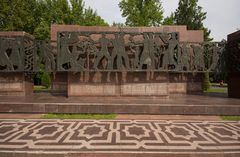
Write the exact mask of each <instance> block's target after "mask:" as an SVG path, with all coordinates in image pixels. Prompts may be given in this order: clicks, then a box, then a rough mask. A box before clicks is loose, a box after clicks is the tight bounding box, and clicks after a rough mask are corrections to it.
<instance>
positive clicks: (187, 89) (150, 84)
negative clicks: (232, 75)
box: [67, 72, 203, 97]
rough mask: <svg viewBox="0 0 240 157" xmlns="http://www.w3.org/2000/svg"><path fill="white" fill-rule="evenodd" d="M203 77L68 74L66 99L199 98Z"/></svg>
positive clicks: (147, 73) (161, 73) (117, 73)
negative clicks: (93, 97) (190, 96)
mask: <svg viewBox="0 0 240 157" xmlns="http://www.w3.org/2000/svg"><path fill="white" fill-rule="evenodd" d="M202 79H203V75H202V74H200V73H198V74H181V73H176V74H174V73H164V72H154V73H152V74H151V73H150V72H132V73H121V72H111V73H109V72H103V73H100V72H99V73H89V72H82V73H72V72H69V73H68V83H67V87H68V89H67V95H68V97H73V96H160V97H168V96H169V95H171V94H187V93H190V94H200V93H203V89H202Z"/></svg>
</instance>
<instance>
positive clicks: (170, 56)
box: [161, 33, 179, 69]
mask: <svg viewBox="0 0 240 157" xmlns="http://www.w3.org/2000/svg"><path fill="white" fill-rule="evenodd" d="M178 45H179V42H178V40H177V34H176V33H171V34H170V39H169V42H168V48H167V49H166V50H165V51H164V53H163V61H162V68H161V69H165V68H166V67H167V69H168V66H169V65H171V66H174V68H177V62H176V61H175V58H174V57H175V50H176V48H177V47H178Z"/></svg>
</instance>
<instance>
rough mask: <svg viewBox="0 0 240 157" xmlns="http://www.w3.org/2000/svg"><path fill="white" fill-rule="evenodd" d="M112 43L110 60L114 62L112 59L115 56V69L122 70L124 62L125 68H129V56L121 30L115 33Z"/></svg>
mask: <svg viewBox="0 0 240 157" xmlns="http://www.w3.org/2000/svg"><path fill="white" fill-rule="evenodd" d="M112 43H113V51H112V62H113V63H114V60H115V58H116V57H117V69H118V70H123V66H124V64H125V69H128V70H129V69H130V66H129V57H128V54H127V52H126V50H125V41H124V34H123V33H122V32H121V33H116V34H115V39H113V40H112ZM123 62H124V64H123Z"/></svg>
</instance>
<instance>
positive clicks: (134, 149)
mask: <svg viewBox="0 0 240 157" xmlns="http://www.w3.org/2000/svg"><path fill="white" fill-rule="evenodd" d="M42 151H44V152H45V153H62V154H64V153H69V152H71V153H83V152H94V153H98V152H101V153H116V152H121V153H128V152H131V153H166V154H169V153H170V154H171V153H174V154H184V153H190V154H191V153H193V154H198V153H203V154H204V153H208V154H216V153H217V154H223V153H224V154H228V153H233V154H239V153H240V121H193V120H192V121H191V120H188V121H186V120H41V119H35V120H33V119H32V120H30V119H29V120H23V119H4V120H3V119H2V120H0V154H1V153H7V152H19V153H21V152H22V153H23V152H42ZM0 156H1V155H0Z"/></svg>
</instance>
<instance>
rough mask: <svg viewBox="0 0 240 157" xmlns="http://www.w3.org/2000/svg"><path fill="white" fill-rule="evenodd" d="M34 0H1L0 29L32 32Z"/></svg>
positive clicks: (33, 25)
mask: <svg viewBox="0 0 240 157" xmlns="http://www.w3.org/2000/svg"><path fill="white" fill-rule="evenodd" d="M36 4H37V1H36V0H1V1H0V8H1V9H0V21H1V22H0V30H2V31H26V32H29V33H33V30H34V27H35V25H36V21H35V19H34V13H35V9H36Z"/></svg>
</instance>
